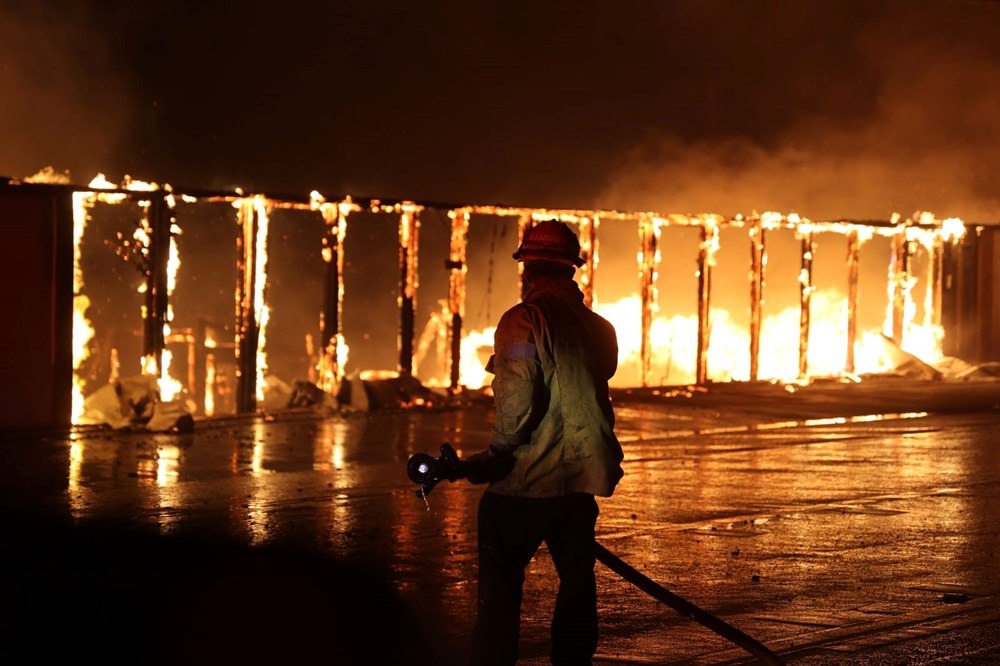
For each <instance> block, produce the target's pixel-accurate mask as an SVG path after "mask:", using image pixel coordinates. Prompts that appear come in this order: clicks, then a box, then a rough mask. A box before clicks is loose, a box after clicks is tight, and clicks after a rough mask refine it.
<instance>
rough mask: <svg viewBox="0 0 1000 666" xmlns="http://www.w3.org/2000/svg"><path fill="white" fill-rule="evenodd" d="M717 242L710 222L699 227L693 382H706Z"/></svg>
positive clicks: (717, 234) (717, 236)
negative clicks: (696, 327)
mask: <svg viewBox="0 0 1000 666" xmlns="http://www.w3.org/2000/svg"><path fill="white" fill-rule="evenodd" d="M718 241H719V228H718V226H716V225H715V224H713V223H711V222H703V223H702V225H701V242H700V243H699V244H698V351H697V356H698V358H697V364H696V369H695V382H697V383H698V384H704V383H706V382H707V381H708V343H709V339H710V337H711V321H710V318H709V317H710V313H711V305H712V266H713V265H714V257H715V250H716V248H717V246H718Z"/></svg>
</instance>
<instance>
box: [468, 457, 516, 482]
mask: <svg viewBox="0 0 1000 666" xmlns="http://www.w3.org/2000/svg"><path fill="white" fill-rule="evenodd" d="M462 464H463V465H464V468H463V472H464V476H465V478H467V479H468V480H469V483H490V482H491V481H499V480H500V479H502V478H504V477H505V476H507V475H508V474H510V470H512V469H513V468H514V453H513V452H510V451H507V452H500V451H495V450H494V449H492V448H489V449H486V450H485V451H480V452H479V453H476V454H475V455H472V456H469V457H468V459H466V460H465V462H463V463H462Z"/></svg>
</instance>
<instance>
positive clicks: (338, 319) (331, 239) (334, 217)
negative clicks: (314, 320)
mask: <svg viewBox="0 0 1000 666" xmlns="http://www.w3.org/2000/svg"><path fill="white" fill-rule="evenodd" d="M320 211H321V213H322V215H323V221H324V222H325V223H326V233H325V234H324V236H323V261H325V262H326V279H325V280H324V282H323V311H322V317H323V321H322V331H321V336H322V338H321V340H320V344H321V350H322V351H321V352H320V362H319V366H320V367H319V368H318V370H319V372H318V378H319V383H320V388H322V389H323V390H324V391H327V392H328V393H330V392H334V391H335V390H336V388H337V384H338V383H339V382H340V376H341V370H342V368H341V367H340V343H341V338H342V336H343V312H344V238H345V237H346V236H347V213H348V206H345V205H340V204H325V205H323V206H322V207H321V208H320Z"/></svg>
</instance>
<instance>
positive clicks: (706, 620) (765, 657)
mask: <svg viewBox="0 0 1000 666" xmlns="http://www.w3.org/2000/svg"><path fill="white" fill-rule="evenodd" d="M460 467H461V461H459V459H458V455H457V453H456V452H455V450H454V449H453V448H452V447H451V445H450V444H448V443H445V444H442V445H441V455H440V456H439V457H437V458H434V457H433V456H430V455H428V454H426V453H417V454H414V455H413V456H411V457H410V459H409V461H408V462H407V464H406V472H407V475H408V476H409V477H410V480H411V481H413V482H414V483H419V484H420V489H418V490H417V497H420V498H422V499H426V498H427V495H429V494H430V492H431V490H433V489H434V487H435V486H436V485H437V484H438V483H440V482H441V481H443V480H444V479H448V480H449V481H455V480H457V479H458V478H464V477H463V476H459V475H458V474H460V472H457V471H456V470H459V469H460ZM594 548H595V553H596V555H597V559H598V561H600V562H601V564H603V565H604V566H606V567H608V568H609V569H611V570H612V571H614V572H615V573H616V574H618V575H619V576H621V577H622V578H623V579H625V580H626V581H627V582H629V583H631V584H632V585H635V586H636V587H637V588H639V589H640V590H642V591H643V592H645V593H646V594H648V595H649V596H651V597H653V598H654V599H656V600H657V601H660V602H662V603H664V604H666V605H667V606H670V607H671V608H673V609H674V610H675V611H677V612H678V613H680V614H681V615H684V616H685V617H688V618H690V619H692V620H694V621H695V622H697V623H698V624H700V625H702V626H703V627H705V628H707V629H709V630H710V631H712V632H714V633H716V634H718V635H719V636H721V637H723V638H725V639H726V640H728V641H730V642H732V643H734V644H735V645H738V646H739V647H741V648H743V649H744V650H746V651H747V652H749V653H750V654H752V655H753V656H755V657H757V658H758V659H759V660H760V662H761V663H762V664H768V665H769V666H777V665H781V664H784V662H783V661H782V660H781V658H780V657H778V655H776V654H775V653H774V652H772V651H771V650H769V649H768V648H767V647H766V646H765V645H764V644H763V643H761V642H760V641H758V640H756V639H755V638H753V637H751V636H749V635H747V634H745V633H744V632H742V631H740V630H739V629H737V628H736V627H734V626H733V625H731V624H729V623H728V622H726V621H725V620H723V619H721V618H720V617H718V616H716V615H713V614H711V613H709V612H708V611H705V610H703V609H701V608H699V607H698V606H696V605H695V604H693V603H691V602H690V601H688V600H687V599H684V598H683V597H680V596H678V595H676V594H674V593H673V592H671V591H670V590H668V589H667V588H665V587H663V586H662V585H660V584H659V583H657V582H656V581H654V580H652V579H651V578H649V577H648V576H646V575H645V574H643V573H641V572H640V571H638V570H637V569H635V568H634V567H632V566H631V565H629V564H627V563H625V562H624V561H623V560H622V559H621V558H619V557H618V556H617V555H615V554H614V553H612V552H611V551H609V550H608V549H607V548H605V547H604V546H602V545H601V544H600V542H597V541H595V542H594Z"/></svg>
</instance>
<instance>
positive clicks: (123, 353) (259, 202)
mask: <svg viewBox="0 0 1000 666" xmlns="http://www.w3.org/2000/svg"><path fill="white" fill-rule="evenodd" d="M0 215H4V216H5V217H4V218H3V221H5V222H6V223H5V224H4V225H3V228H4V229H5V230H6V231H5V234H6V240H8V241H9V242H6V243H5V244H4V247H5V250H13V249H14V248H18V247H20V248H22V250H14V254H18V255H20V256H22V257H30V256H32V253H31V252H30V251H28V250H26V249H25V248H28V249H30V250H32V251H33V252H34V253H35V254H36V255H39V256H36V257H35V259H34V260H26V261H19V262H16V263H13V264H11V263H8V264H7V265H6V266H5V269H6V270H7V271H8V272H10V273H11V276H10V278H9V279H8V280H7V281H5V286H8V285H14V286H13V287H8V288H7V289H5V292H4V302H5V307H6V304H7V303H13V304H15V306H17V307H20V308H21V309H24V308H25V307H26V305H25V303H26V299H27V301H28V302H30V309H31V311H32V312H33V313H34V314H36V315H38V316H37V317H36V318H35V320H30V322H29V323H30V329H31V330H33V331H36V332H37V331H42V330H44V331H46V332H47V334H48V336H49V338H48V339H49V343H47V346H48V347H49V348H50V349H49V351H48V353H43V352H42V350H41V349H40V347H41V346H40V345H38V344H31V345H28V343H29V342H30V343H35V342H36V341H37V340H41V339H44V338H42V337H38V336H33V337H32V338H31V339H28V338H23V337H22V338H19V339H18V340H17V341H16V342H15V344H20V345H22V346H24V345H27V346H30V347H31V348H32V349H33V350H34V354H33V355H29V356H26V357H24V358H25V360H24V362H23V363H22V364H19V365H17V367H11V368H9V369H8V372H7V375H8V376H11V377H16V376H21V377H29V376H30V377H33V378H37V377H39V376H41V377H43V381H41V384H42V385H43V386H44V387H47V391H46V390H39V391H36V392H35V393H34V395H36V396H37V397H38V398H39V400H38V402H37V403H36V409H35V410H34V411H33V412H30V413H28V412H26V413H24V414H23V415H22V416H23V418H21V421H23V422H24V423H26V424H31V423H43V422H44V423H61V422H63V421H64V420H65V417H64V416H63V415H64V414H66V413H67V412H69V413H70V414H73V415H74V416H71V417H69V418H71V419H72V420H80V414H81V403H82V401H83V400H84V398H86V396H87V395H88V394H89V393H91V392H92V391H93V390H94V387H95V386H99V385H101V384H102V383H104V382H108V381H113V380H115V379H119V378H122V377H126V376H129V375H131V374H140V375H141V374H146V375H152V376H155V377H156V379H157V380H158V382H159V389H160V392H161V398H163V399H169V398H166V397H164V396H170V397H173V396H177V397H179V398H180V399H184V400H187V401H188V402H189V404H190V407H191V408H192V410H193V411H195V412H196V413H198V414H204V415H219V414H235V413H240V412H246V411H253V410H255V409H259V408H264V409H268V408H269V407H272V406H276V405H277V403H273V404H271V403H269V396H271V397H275V399H278V398H281V399H282V400H286V401H287V395H288V392H289V391H290V390H292V388H293V386H294V385H295V384H296V383H308V384H310V385H314V386H318V387H321V388H323V389H325V390H327V391H330V392H332V391H335V390H336V387H337V385H338V384H339V382H340V380H341V379H342V378H343V377H344V376H346V375H354V374H355V373H369V374H376V375H383V374H394V373H395V374H412V375H414V376H415V377H417V378H418V379H420V380H421V381H422V382H423V383H424V384H425V385H430V386H440V387H442V388H443V389H444V390H448V391H451V392H455V391H461V390H463V389H464V388H469V387H472V388H477V387H479V386H482V385H484V384H486V383H488V377H487V376H486V375H485V372H484V371H483V368H482V367H483V362H484V361H485V359H486V357H488V355H489V352H490V348H491V345H492V337H491V335H492V329H491V326H492V325H493V323H494V322H495V320H496V319H497V318H498V317H499V315H500V314H501V313H502V311H503V310H504V309H505V308H506V307H509V305H511V304H512V303H514V302H515V301H516V299H517V294H518V293H519V286H518V280H519V274H518V266H517V264H516V263H515V262H513V261H512V260H511V258H510V253H511V251H512V250H513V248H514V247H516V244H517V240H518V236H519V234H521V233H523V231H524V229H525V228H527V226H528V225H530V224H532V223H533V222H534V221H536V220H539V219H546V218H552V217H555V218H558V219H562V220H564V221H566V222H567V223H569V224H571V225H572V226H574V227H575V228H576V229H577V230H578V232H579V233H580V236H581V240H582V242H583V247H584V252H585V258H586V259H587V263H586V265H585V266H584V268H583V269H582V270H581V271H580V272H579V273H578V276H577V278H578V281H579V282H580V283H581V287H582V288H583V290H584V292H585V295H586V297H587V299H588V302H590V303H591V305H592V307H594V308H595V310H597V311H598V312H601V313H602V314H604V315H605V316H606V317H608V318H609V319H611V320H612V322H613V323H614V324H615V326H616V328H617V329H618V332H619V338H620V346H621V354H620V370H619V373H618V376H617V377H616V383H617V385H619V386H639V385H646V386H657V385H667V384H682V383H693V382H705V381H726V380H753V379H783V380H799V381H803V380H806V381H807V380H809V379H810V378H812V377H816V376H853V377H857V376H858V375H860V374H863V373H865V372H877V371H879V369H880V364H882V363H884V362H885V359H884V358H883V359H880V358H879V355H880V354H884V353H885V345H886V340H893V341H894V345H895V346H897V347H898V346H902V348H903V349H906V350H908V351H910V352H912V353H914V354H916V355H917V356H918V357H920V358H922V359H924V360H935V358H938V357H940V356H941V355H942V354H943V353H944V352H945V351H948V352H949V353H951V354H959V353H964V355H966V356H968V357H977V356H978V357H983V356H984V355H985V356H987V357H988V356H989V355H990V354H992V353H993V352H994V350H993V349H992V347H991V346H990V344H989V341H990V340H991V339H992V337H991V336H990V335H989V333H988V330H987V332H985V333H984V332H983V329H984V327H987V328H988V327H991V326H992V320H993V319H994V318H995V316H994V312H995V310H996V305H995V304H994V303H993V302H992V301H990V300H989V299H986V298H984V294H986V293H987V290H988V288H989V287H988V286H984V285H983V284H981V283H984V282H985V283H990V284H992V281H994V280H995V277H994V276H993V272H992V270H988V267H989V265H990V262H989V261H988V258H987V259H984V258H983V257H984V256H985V253H986V252H992V247H993V242H992V239H993V234H990V233H987V232H988V230H989V228H982V227H974V228H973V233H971V234H967V235H966V238H964V239H961V231H962V230H963V229H964V228H962V227H961V225H960V223H958V222H957V221H946V220H937V219H935V218H934V217H933V216H931V215H929V214H926V213H925V214H920V215H915V216H913V217H911V218H896V219H893V220H886V221H862V222H851V221H834V222H821V223H817V222H813V221H810V220H806V219H804V218H799V217H797V216H794V215H787V216H786V215H778V214H764V215H753V216H749V217H746V218H744V217H741V216H735V217H729V218H724V217H721V216H714V215H699V216H681V215H659V214H654V213H620V212H614V211H571V210H545V209H525V208H503V207H494V206H450V205H443V204H439V205H435V204H417V203H414V202H391V203H387V202H382V201H378V200H369V201H353V200H351V199H350V198H345V199H343V200H336V201H327V200H325V199H324V198H323V197H321V196H320V195H318V194H316V193H313V195H311V196H310V197H308V198H301V199H295V198H288V197H284V198H282V197H267V196H264V195H252V196H251V195H246V194H243V193H239V192H235V193H234V192H228V193H227V192H222V193H219V192H189V193H178V192H173V191H172V190H171V189H170V188H169V187H162V188H161V187H159V186H156V185H150V184H145V183H135V182H132V181H126V183H125V184H123V185H122V186H116V185H113V184H111V183H107V182H106V181H95V182H94V183H91V185H90V186H88V187H71V186H36V185H28V184H14V183H12V184H10V185H7V186H5V187H3V189H2V190H0ZM32 220H35V221H38V220H43V221H44V224H41V225H39V224H33V223H32V222H31V221H32ZM37 228H48V229H50V230H51V235H50V236H45V235H44V234H42V235H36V236H34V237H31V238H28V240H25V237H26V236H25V234H26V230H27V229H37ZM956 229H958V230H959V231H956ZM984 234H986V235H987V236H988V238H989V242H988V243H983V242H980V238H981V237H982V236H983V235H984ZM960 239H961V240H960ZM52 248H55V250H56V251H55V252H54V253H53V252H52ZM74 248H75V255H74ZM970 252H973V254H972V255H970ZM115 255H118V256H115ZM989 256H992V255H989ZM40 257H41V258H40ZM41 259H44V261H42V260H41ZM123 259H124V260H125V261H124V262H123V261H122V260H123ZM129 264H132V267H129ZM970 265H971V266H973V268H971V269H970V268H969V266H970ZM41 266H44V267H45V269H44V270H41V271H40V269H39V267H41ZM858 266H860V267H861V269H860V270H859V269H858ZM42 278H45V279H44V280H43V279H42ZM36 284H44V285H46V287H47V289H45V290H41V291H44V292H46V294H47V298H40V297H39V291H40V289H38V288H35V289H32V288H30V287H26V286H25V285H36ZM29 293H30V294H33V296H32V297H30V298H28V297H27V296H26V294H29ZM989 293H996V290H993V291H992V292H989ZM74 305H75V315H74V314H73V312H74V308H73V306H74ZM41 313H45V316H42V314H41ZM970 321H975V322H977V323H976V324H975V325H970V323H969V322H970ZM67 329H68V330H69V331H70V332H69V333H68V334H67V332H66V331H67ZM949 336H950V337H949ZM949 344H950V345H951V349H948V346H949ZM53 350H54V351H53ZM43 356H44V357H45V362H44V363H43V362H42V360H43V358H42V357H43ZM9 357H10V355H8V358H9ZM8 363H9V362H8ZM28 366H31V370H30V371H29V367H28ZM38 368H46V369H47V370H46V371H44V372H39V371H38ZM68 384H71V385H72V389H71V390H70V389H69V388H67V385H68ZM70 393H71V394H72V395H74V396H75V397H67V394H70Z"/></svg>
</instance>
